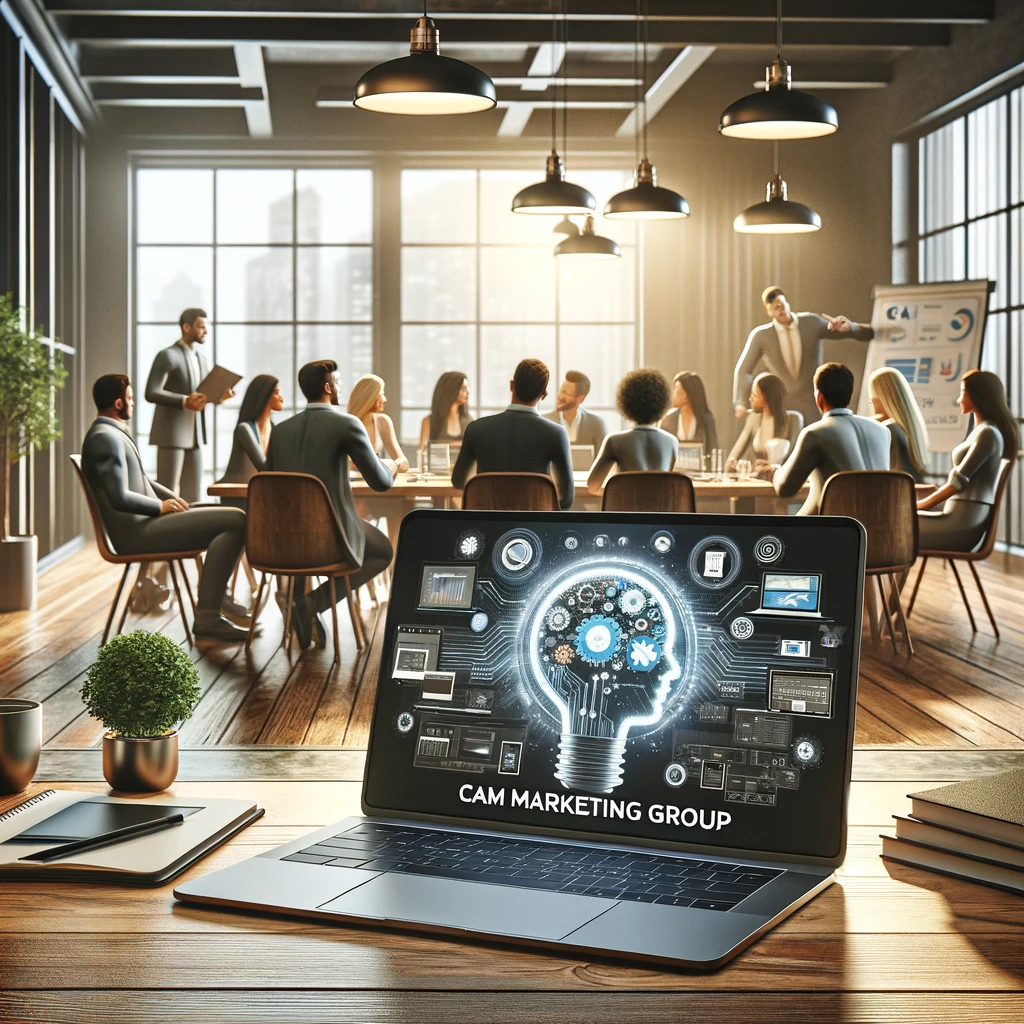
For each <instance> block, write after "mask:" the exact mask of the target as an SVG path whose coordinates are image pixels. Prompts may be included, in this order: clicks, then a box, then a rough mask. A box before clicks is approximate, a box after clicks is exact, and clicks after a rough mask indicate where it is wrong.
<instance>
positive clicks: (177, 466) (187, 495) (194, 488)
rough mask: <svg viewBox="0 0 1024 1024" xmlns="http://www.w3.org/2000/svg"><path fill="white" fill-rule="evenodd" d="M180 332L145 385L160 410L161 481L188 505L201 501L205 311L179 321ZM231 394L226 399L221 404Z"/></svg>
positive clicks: (155, 431) (152, 436) (155, 434)
mask: <svg viewBox="0 0 1024 1024" xmlns="http://www.w3.org/2000/svg"><path fill="white" fill-rule="evenodd" d="M178 326H179V327H180V328H181V337H180V338H179V339H178V340H177V341H176V342H175V343H174V344H173V345H171V346H170V347H169V348H165V349H161V351H159V352H157V354H156V358H155V359H154V360H153V367H152V369H151V370H150V371H149V379H148V380H147V381H146V401H147V402H152V403H153V404H154V405H155V406H156V409H155V410H154V411H153V426H152V428H151V430H150V432H149V443H150V444H155V445H156V446H157V449H156V478H157V480H158V481H159V482H160V483H161V484H163V485H164V487H167V488H168V489H169V490H172V491H174V493H175V494H180V495H181V496H182V497H183V498H184V499H185V500H186V501H199V500H200V491H201V489H202V483H203V449H202V445H203V444H205V443H206V413H205V411H204V409H205V406H206V401H207V398H206V395H202V394H200V393H199V392H198V391H197V390H196V388H198V387H199V385H200V384H201V383H202V380H203V378H204V377H205V376H206V374H207V373H208V372H209V364H208V363H207V361H206V357H205V356H204V355H203V354H202V352H200V351H199V349H198V348H197V347H196V346H198V345H204V344H206V334H207V327H206V311H205V310H202V309H186V310H185V311H184V312H183V313H182V314H181V316H180V317H178ZM231 394H232V392H228V393H226V394H225V395H224V396H223V398H222V401H223V399H224V398H230V397H231ZM197 420H198V422H197Z"/></svg>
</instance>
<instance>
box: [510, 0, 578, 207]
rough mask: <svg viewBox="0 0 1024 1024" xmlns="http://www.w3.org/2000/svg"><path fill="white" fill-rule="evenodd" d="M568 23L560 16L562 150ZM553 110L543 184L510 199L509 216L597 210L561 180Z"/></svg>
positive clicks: (554, 39)
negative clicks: (562, 48) (549, 149)
mask: <svg viewBox="0 0 1024 1024" xmlns="http://www.w3.org/2000/svg"><path fill="white" fill-rule="evenodd" d="M555 3H556V0H552V3H551V42H552V44H553V45H554V44H555V43H557V42H558V32H557V29H558V19H557V17H556V14H555ZM568 25H569V21H568V18H567V17H566V16H565V14H564V12H563V16H562V26H563V29H562V31H563V38H562V44H563V46H564V47H565V49H564V55H563V57H562V149H563V151H564V149H565V147H566V139H567V133H566V127H567V119H568V107H567V105H566V103H567V93H566V89H567V84H566V76H567V74H568V71H567V65H568V63H569V40H568V33H569V28H568ZM557 114H558V112H557V110H556V109H555V104H554V103H552V104H551V154H550V155H549V156H548V159H547V165H546V168H545V172H544V180H543V181H538V182H537V183H536V184H535V185H527V186H526V188H524V189H522V190H520V191H519V192H517V193H516V194H515V196H514V198H513V199H512V212H513V213H532V214H546V215H548V216H552V215H554V216H559V215H561V216H568V215H569V214H581V213H582V214H585V213H590V212H591V211H593V210H595V209H596V208H597V200H596V199H595V198H594V197H593V196H592V195H591V194H590V193H589V192H588V191H587V190H586V189H585V188H583V186H582V185H574V184H573V183H572V182H571V181H566V180H565V165H564V164H563V163H562V158H561V157H560V156H559V155H558V146H557V141H558V140H557V138H556V126H557Z"/></svg>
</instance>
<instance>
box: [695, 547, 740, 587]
mask: <svg viewBox="0 0 1024 1024" xmlns="http://www.w3.org/2000/svg"><path fill="white" fill-rule="evenodd" d="M742 562H743V559H742V557H741V556H740V549H739V548H738V547H737V546H736V544H735V542H734V541H732V540H730V539H729V538H728V537H721V536H718V537H705V538H704V539H703V540H701V541H699V542H698V543H697V544H695V545H694V546H693V548H692V550H691V551H690V557H689V559H688V560H687V568H688V569H689V571H690V578H691V579H692V580H693V581H694V582H695V583H699V584H700V585H701V586H702V587H704V588H706V589H708V590H723V589H724V588H725V587H728V586H729V585H730V584H731V583H733V582H734V581H735V579H736V577H737V576H739V574H740V567H741V565H742Z"/></svg>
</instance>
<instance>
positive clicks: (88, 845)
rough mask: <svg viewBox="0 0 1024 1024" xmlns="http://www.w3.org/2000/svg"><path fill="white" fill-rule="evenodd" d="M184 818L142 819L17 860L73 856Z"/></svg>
mask: <svg viewBox="0 0 1024 1024" xmlns="http://www.w3.org/2000/svg"><path fill="white" fill-rule="evenodd" d="M184 820H185V815H184V814H182V813H180V812H179V813H178V814H172V815H170V817H167V818H161V819H160V820H159V821H143V822H140V823H139V824H138V825H128V826H126V827H125V828H118V829H114V831H113V832H104V833H103V834H102V835H99V836H92V837H91V838H89V839H79V840H78V841H77V842H75V843H65V844H64V845H63V846H54V847H51V848H50V849H48V850H40V851H39V852H38V853H30V854H28V856H26V857H19V858H18V860H36V861H40V862H42V863H45V862H46V861H48V860H62V859H63V858H65V857H70V856H73V855H74V854H76V853H83V852H84V851H86V850H96V849H99V847H101V846H109V845H110V844H111V843H120V842H122V841H123V840H125V839H135V838H137V837H138V836H146V835H149V834H150V833H151V832H161V831H163V829H165V828H173V827H174V826H175V825H180V824H181V823H182V822H183V821H184Z"/></svg>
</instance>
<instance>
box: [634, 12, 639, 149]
mask: <svg viewBox="0 0 1024 1024" xmlns="http://www.w3.org/2000/svg"><path fill="white" fill-rule="evenodd" d="M640 4H641V0H636V15H635V17H634V18H633V118H634V122H633V157H634V159H633V162H634V163H635V164H636V165H637V167H639V166H640Z"/></svg>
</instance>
